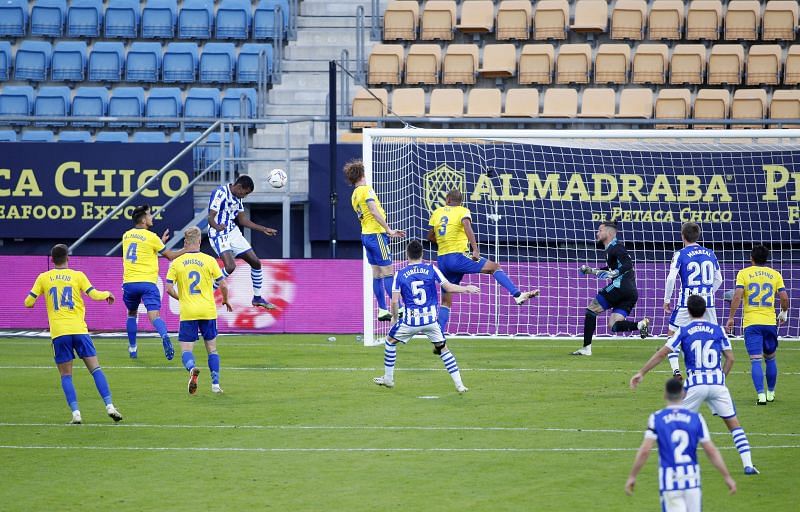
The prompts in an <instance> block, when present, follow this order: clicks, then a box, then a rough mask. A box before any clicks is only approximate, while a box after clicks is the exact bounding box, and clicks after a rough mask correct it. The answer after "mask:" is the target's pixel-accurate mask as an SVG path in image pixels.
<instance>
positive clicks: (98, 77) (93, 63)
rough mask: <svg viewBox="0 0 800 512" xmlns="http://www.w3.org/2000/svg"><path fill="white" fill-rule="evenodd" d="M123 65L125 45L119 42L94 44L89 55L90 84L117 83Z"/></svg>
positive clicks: (120, 77) (120, 76)
mask: <svg viewBox="0 0 800 512" xmlns="http://www.w3.org/2000/svg"><path fill="white" fill-rule="evenodd" d="M124 63H125V45H124V44H123V43H119V42H116V43H114V42H101V43H94V47H93V48H92V54H91V55H89V73H88V75H89V81H90V82H119V81H120V80H121V79H122V68H123V66H124Z"/></svg>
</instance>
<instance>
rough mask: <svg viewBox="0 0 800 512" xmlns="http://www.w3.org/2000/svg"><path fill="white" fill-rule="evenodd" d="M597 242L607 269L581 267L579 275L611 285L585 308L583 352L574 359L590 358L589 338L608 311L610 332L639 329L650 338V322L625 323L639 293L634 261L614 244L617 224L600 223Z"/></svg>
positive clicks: (581, 349)
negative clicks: (600, 318) (607, 280)
mask: <svg viewBox="0 0 800 512" xmlns="http://www.w3.org/2000/svg"><path fill="white" fill-rule="evenodd" d="M596 239H597V241H598V242H600V243H601V244H603V247H605V251H606V266H605V267H603V268H600V269H594V268H591V267H589V266H587V265H582V266H581V268H580V271H581V273H582V274H584V275H586V274H592V275H596V276H597V277H598V279H610V280H611V282H610V283H609V284H608V285H606V286H605V287H604V288H603V289H601V290H600V291H599V292H597V296H596V297H595V298H594V299H592V302H590V303H589V306H587V307H586V316H585V317H584V320H583V348H580V349H578V350H576V351H575V352H573V353H572V355H574V356H590V355H592V336H594V331H595V329H596V328H597V315H599V314H600V313H602V312H603V311H606V310H608V309H611V316H610V317H608V326H609V327H610V328H611V331H612V332H615V333H618V332H628V331H635V330H637V329H638V330H639V334H640V335H641V336H642V338H646V337H647V336H648V335H649V334H650V333H649V327H650V319H649V318H643V319H642V320H640V321H639V322H636V321H631V320H626V318H627V316H628V315H630V314H631V311H632V310H633V307H634V306H636V301H637V300H638V299H639V292H638V291H637V290H636V273H635V272H634V270H633V260H631V256H630V254H628V250H627V249H625V246H624V245H623V244H622V242H620V241H619V240H617V223H616V222H611V221H605V222H602V223H601V224H600V227H599V228H598V229H597V235H596Z"/></svg>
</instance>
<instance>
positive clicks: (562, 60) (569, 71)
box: [556, 44, 592, 84]
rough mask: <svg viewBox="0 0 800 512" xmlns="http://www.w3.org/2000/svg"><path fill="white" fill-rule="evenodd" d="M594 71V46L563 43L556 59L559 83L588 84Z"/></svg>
mask: <svg viewBox="0 0 800 512" xmlns="http://www.w3.org/2000/svg"><path fill="white" fill-rule="evenodd" d="M591 72H592V47H591V46H589V45H588V44H562V45H561V46H559V49H558V58H557V59H556V83H557V84H570V83H575V84H588V83H589V75H590V74H591Z"/></svg>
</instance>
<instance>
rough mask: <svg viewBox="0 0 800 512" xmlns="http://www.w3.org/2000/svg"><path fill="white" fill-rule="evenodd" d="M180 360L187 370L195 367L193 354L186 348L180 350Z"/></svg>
mask: <svg viewBox="0 0 800 512" xmlns="http://www.w3.org/2000/svg"><path fill="white" fill-rule="evenodd" d="M181 361H182V362H183V367H184V368H186V371H187V372H188V371H190V370H191V369H192V368H194V367H195V362H194V354H192V353H191V352H189V351H188V350H187V351H185V352H181Z"/></svg>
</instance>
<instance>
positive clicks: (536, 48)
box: [519, 43, 555, 85]
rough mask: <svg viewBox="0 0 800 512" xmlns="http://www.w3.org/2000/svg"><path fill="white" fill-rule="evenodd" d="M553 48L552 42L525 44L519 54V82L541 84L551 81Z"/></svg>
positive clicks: (553, 63)
mask: <svg viewBox="0 0 800 512" xmlns="http://www.w3.org/2000/svg"><path fill="white" fill-rule="evenodd" d="M554 69H555V49H554V47H553V45H552V44H545V43H542V44H526V45H525V46H523V47H522V52H521V54H520V56H519V84H520V85H528V84H543V85H547V84H550V83H552V81H553V70H554Z"/></svg>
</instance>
